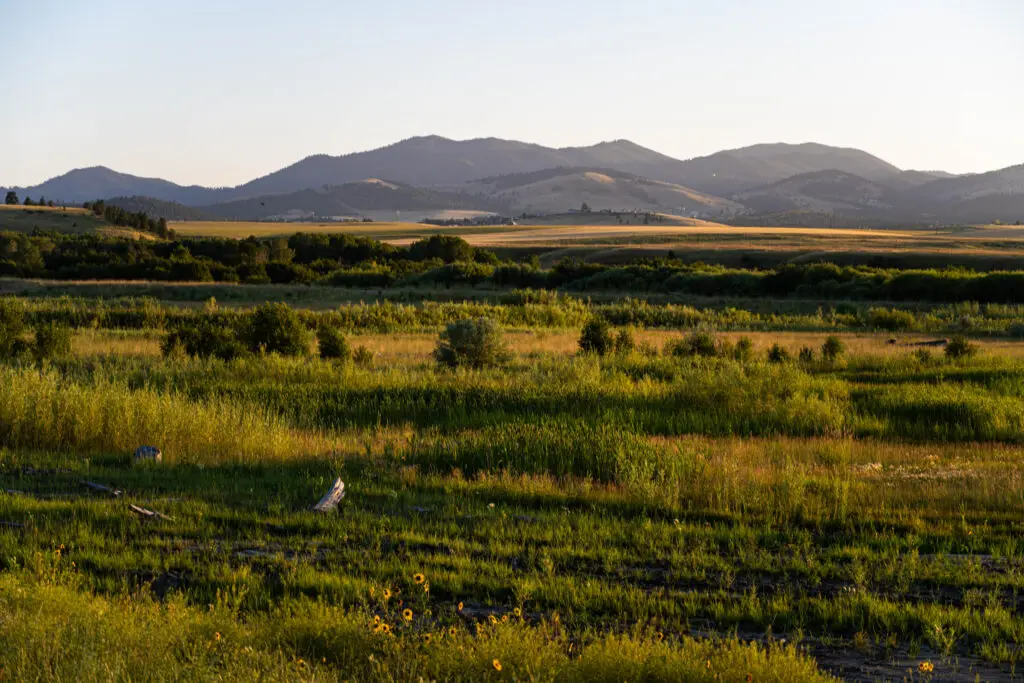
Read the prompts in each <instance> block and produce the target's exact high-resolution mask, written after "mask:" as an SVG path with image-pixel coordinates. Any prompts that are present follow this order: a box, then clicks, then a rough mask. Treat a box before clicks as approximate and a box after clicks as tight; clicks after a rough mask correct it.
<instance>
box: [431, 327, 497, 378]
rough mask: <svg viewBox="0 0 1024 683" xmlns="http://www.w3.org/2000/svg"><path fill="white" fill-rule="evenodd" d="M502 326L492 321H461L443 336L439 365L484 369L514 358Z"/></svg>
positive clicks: (440, 342)
mask: <svg viewBox="0 0 1024 683" xmlns="http://www.w3.org/2000/svg"><path fill="white" fill-rule="evenodd" d="M511 356H512V354H511V353H509V350H508V347H507V346H506V345H505V340H504V339H503V338H502V335H501V330H500V329H499V328H498V324H497V323H496V322H494V321H493V320H491V319H490V318H475V319H468V320H459V321H458V322H454V323H451V324H450V325H448V327H447V328H446V329H445V330H444V332H442V333H441V336H440V339H439V340H438V342H437V348H436V349H435V350H434V357H435V358H436V359H437V362H438V363H441V364H442V365H447V366H448V367H451V368H457V367H462V366H465V367H471V368H484V367H490V366H497V365H502V364H504V363H506V362H508V361H509V360H510V359H511Z"/></svg>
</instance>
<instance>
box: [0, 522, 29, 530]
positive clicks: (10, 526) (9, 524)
mask: <svg viewBox="0 0 1024 683" xmlns="http://www.w3.org/2000/svg"><path fill="white" fill-rule="evenodd" d="M24 528H25V525H24V524H18V523H17V522H3V521H0V529H24Z"/></svg>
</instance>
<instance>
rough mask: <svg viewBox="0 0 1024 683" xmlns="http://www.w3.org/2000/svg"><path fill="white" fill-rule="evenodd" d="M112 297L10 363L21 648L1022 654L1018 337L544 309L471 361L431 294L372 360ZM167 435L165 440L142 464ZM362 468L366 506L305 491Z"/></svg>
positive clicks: (75, 653) (601, 657)
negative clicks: (244, 346)
mask: <svg viewBox="0 0 1024 683" xmlns="http://www.w3.org/2000/svg"><path fill="white" fill-rule="evenodd" d="M33 306H36V307H37V308H33V309H32V315H33V316H36V315H38V314H40V313H42V312H45V309H46V307H47V306H51V307H54V311H55V312H56V311H59V310H67V309H63V308H60V307H61V306H64V304H61V303H60V302H59V301H56V300H54V301H52V302H50V303H47V301H45V300H39V301H38V302H37V303H35V304H33ZM38 307H41V308H38ZM149 315H150V316H151V317H152V316H153V315H155V314H154V312H153V310H152V309H150V313H149ZM517 315H526V313H525V311H524V312H522V313H517ZM115 319H116V318H114V317H111V318H108V319H107V321H108V322H107V323H104V324H101V325H98V326H85V327H81V328H79V330H78V331H77V332H76V333H75V335H74V339H73V351H74V353H73V355H72V356H70V357H67V358H62V359H57V360H54V361H52V362H51V363H48V364H47V366H46V367H45V368H43V369H42V370H40V369H37V368H36V367H35V366H34V365H32V364H31V363H22V362H17V361H16V362H13V363H8V364H6V365H0V387H2V389H0V427H2V429H0V605H2V613H3V614H4V618H2V619H0V661H2V662H3V665H4V667H5V671H6V672H7V675H9V676H11V677H12V680H21V679H23V678H25V677H26V676H27V675H28V674H30V672H34V671H38V670H40V667H43V668H45V670H46V671H48V672H50V675H51V676H53V677H58V676H64V677H72V676H73V677H75V678H77V679H79V680H107V679H108V678H110V677H114V678H117V677H119V676H121V675H122V674H119V673H118V672H128V671H131V672H133V675H134V676H135V677H139V676H144V677H150V675H149V674H153V677H155V676H156V675H157V672H163V673H164V674H167V673H168V672H171V673H172V675H170V678H175V679H181V680H194V679H197V678H212V677H218V678H222V679H224V678H226V679H235V678H238V679H241V678H245V677H247V676H248V677H250V678H252V677H256V678H259V677H263V678H267V679H275V680H342V679H347V680H356V679H358V680H370V679H374V680H376V679H382V678H383V679H388V680H407V679H408V678H409V677H412V678H416V677H418V676H421V675H422V676H424V677H431V678H437V679H442V678H444V679H452V680H457V679H465V680H479V679H486V678H490V679H493V680H512V679H522V678H527V677H532V678H534V679H536V680H609V681H617V680H623V679H625V678H627V677H628V678H630V679H631V680H638V679H649V680H680V679H685V680H708V681H710V680H716V679H715V677H716V676H717V677H718V678H717V680H747V677H748V675H749V676H750V677H751V678H752V679H754V680H768V681H800V680H825V678H826V676H828V675H830V674H831V675H836V676H840V677H844V678H849V679H854V680H877V679H896V680H901V679H904V678H906V679H909V680H959V681H973V680H976V679H980V680H996V679H999V678H1004V677H1010V676H1011V675H1012V673H1013V672H1014V671H1015V667H1016V663H1017V661H1018V659H1019V657H1020V653H1021V650H1020V647H1021V642H1022V639H1024V620H1022V618H1021V616H1020V614H1021V612H1020V607H1021V606H1020V604H1019V595H1020V593H1021V589H1024V584H1022V576H1024V574H1022V572H1021V569H1022V567H1024V545H1022V544H1021V543H1020V541H1019V538H1018V537H1019V533H1018V531H1019V529H1018V526H1019V524H1020V519H1021V515H1022V513H1024V482H1022V480H1021V478H1020V477H1019V474H1018V469H1019V463H1020V460H1021V458H1022V456H1024V421H1022V415H1024V412H1022V411H1021V410H1020V407H1021V400H1022V396H1024V393H1022V387H1024V360H1022V359H1021V350H1022V348H1024V343H1022V342H1014V341H1009V340H1005V339H1002V340H995V339H993V340H984V339H982V340H979V341H978V344H979V347H980V353H979V355H977V356H976V357H974V358H967V359H963V360H949V359H946V358H944V356H943V353H942V348H941V347H939V348H937V349H934V348H933V349H932V350H931V354H930V356H929V357H927V358H925V357H921V356H920V355H919V354H917V353H916V352H917V351H918V350H919V349H920V348H921V347H918V346H913V345H912V344H915V343H917V342H919V341H927V340H929V339H930V337H927V336H924V335H914V334H907V335H904V334H900V335H897V342H898V343H897V344H890V343H888V340H889V337H890V335H888V334H868V333H848V334H840V335H839V336H840V338H841V339H842V340H843V341H844V342H845V347H846V351H845V354H844V355H843V356H842V357H841V358H840V359H839V360H836V361H832V360H826V359H824V358H823V357H821V356H820V355H818V356H817V357H816V358H815V359H814V360H811V361H807V362H802V361H796V360H793V361H790V362H788V363H782V364H772V363H767V362H766V361H765V358H766V353H767V348H768V347H769V346H770V345H771V344H774V343H781V344H783V345H784V346H786V347H788V348H789V349H790V350H791V351H792V352H793V354H794V355H795V353H796V351H797V350H798V349H799V348H800V347H802V346H808V347H812V348H814V349H817V348H819V347H820V346H821V343H822V341H823V339H824V337H825V335H824V334H823V333H821V332H816V333H808V332H796V331H790V332H776V333H764V332H757V331H753V332H749V333H747V336H750V337H751V339H752V340H753V356H752V357H751V358H750V359H748V360H731V359H728V358H688V357H682V356H676V355H672V353H670V352H669V350H668V349H669V344H668V342H669V341H670V340H673V339H679V338H681V337H682V336H683V333H682V332H680V331H678V330H657V329H638V330H636V332H635V335H634V336H635V342H636V344H637V346H638V349H637V350H636V351H632V352H625V353H620V354H613V355H608V356H604V357H599V356H596V355H593V354H582V355H581V354H579V353H578V352H577V349H576V340H577V338H578V335H579V330H578V327H577V328H575V329H573V328H567V327H564V326H555V327H551V326H548V325H545V324H538V323H535V324H532V325H528V326H521V327H515V328H512V329H509V330H508V332H507V333H506V338H507V340H508V342H509V345H510V348H511V351H512V357H511V358H510V359H509V361H508V362H507V363H506V364H504V365H502V366H500V367H494V368H484V369H479V370H471V369H460V370H457V371H452V370H447V369H444V368H441V367H438V366H437V365H436V363H435V362H434V361H433V359H432V357H431V351H432V350H433V347H434V345H435V344H436V341H437V333H436V328H435V331H433V332H428V331H422V330H416V329H412V328H407V327H402V326H399V327H396V328H395V329H394V330H393V331H391V332H388V333H380V332H372V331H369V330H359V329H352V328H348V329H349V330H350V333H349V343H350V344H351V345H352V346H353V347H359V346H364V347H366V348H367V349H369V350H370V351H371V354H370V358H371V360H369V361H365V360H364V361H361V362H360V363H359V364H355V363H353V362H351V361H350V362H347V363H340V362H332V361H323V360H319V359H317V358H315V357H312V356H306V357H299V358H285V357H278V356H254V357H248V358H241V359H238V360H235V361H231V362H222V361H216V360H199V359H189V358H184V357H181V356H171V357H168V358H163V357H161V355H160V353H159V349H158V345H159V342H160V341H161V340H162V338H163V336H164V334H165V332H164V331H163V329H164V328H163V326H164V325H165V324H166V325H170V323H169V322H168V323H159V324H156V323H154V326H150V327H145V328H143V329H135V330H126V329H114V328H112V327H111V326H110V321H113V320H115ZM120 319H123V320H128V319H129V318H127V317H125V316H122V317H121V318H120ZM152 320H154V321H156V320H158V318H155V317H153V318H152ZM230 320H231V319H230V318H225V319H224V321H230ZM221 324H224V325H229V326H230V325H231V324H233V323H230V322H222V323H221ZM739 336H740V333H739V332H729V331H727V332H723V333H721V334H720V335H718V337H719V339H720V340H728V341H732V342H735V341H737V340H738V338H739ZM315 348H316V347H315V346H314V345H312V343H310V346H309V349H310V351H312V350H314V349H315ZM142 443H154V444H158V445H159V446H161V448H162V449H163V451H164V462H163V463H162V464H160V465H153V466H144V465H142V466H140V465H132V464H131V463H130V461H129V460H130V458H129V454H130V452H131V450H133V449H134V448H135V446H137V445H139V444H142ZM335 477H341V478H342V479H343V480H344V481H345V484H346V491H347V495H346V497H345V499H344V500H343V501H342V504H341V507H340V513H338V514H330V515H317V514H315V513H312V512H309V511H308V509H307V508H308V506H309V505H311V504H312V503H314V502H315V501H316V500H317V499H318V498H319V497H320V496H321V495H322V494H323V492H324V491H325V490H326V489H327V487H328V486H329V484H330V482H332V481H333V480H334V478H335ZM84 481H88V482H95V483H99V484H103V485H106V486H109V487H113V488H116V489H119V490H122V491H124V493H123V494H121V495H119V496H117V497H112V496H110V495H109V494H105V493H104V492H102V491H96V490H91V489H90V488H88V487H87V486H85V485H83V483H82V482H84ZM129 504H133V505H136V506H140V507H142V508H145V509H148V510H155V511H157V512H160V513H162V514H163V515H166V518H164V519H155V520H148V521H147V520H141V519H137V518H136V516H135V515H133V514H132V513H131V512H130V511H129V509H128V507H127V506H128V505H129ZM406 610H408V612H406ZM384 624H386V625H387V629H384V627H383V625H384ZM58 644H59V645H58ZM87 652H88V653H90V655H86V653H87ZM370 655H372V657H373V659H372V660H371V659H370ZM100 662H102V664H100ZM925 665H927V666H932V667H934V672H932V673H933V675H932V676H926V677H922V676H921V675H920V673H921V667H922V666H925ZM499 667H500V671H499ZM658 667H663V668H658ZM111 672H113V674H112V673H111ZM147 672H149V673H147ZM659 672H660V673H659Z"/></svg>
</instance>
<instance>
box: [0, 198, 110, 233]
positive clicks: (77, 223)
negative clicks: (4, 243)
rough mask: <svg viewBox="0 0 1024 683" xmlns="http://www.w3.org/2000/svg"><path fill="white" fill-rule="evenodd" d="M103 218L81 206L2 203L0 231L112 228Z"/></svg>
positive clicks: (70, 230)
mask: <svg viewBox="0 0 1024 683" xmlns="http://www.w3.org/2000/svg"><path fill="white" fill-rule="evenodd" d="M112 228H113V226H111V225H110V224H108V223H107V222H106V221H104V220H103V219H102V218H98V217H96V216H94V215H93V214H92V212H90V211H86V210H85V209H82V208H80V207H67V208H63V207H59V206H55V207H49V206H8V205H6V204H3V205H0V231H3V230H12V231H15V232H32V231H33V230H36V229H38V230H56V231H58V232H96V231H106V230H110V229H112Z"/></svg>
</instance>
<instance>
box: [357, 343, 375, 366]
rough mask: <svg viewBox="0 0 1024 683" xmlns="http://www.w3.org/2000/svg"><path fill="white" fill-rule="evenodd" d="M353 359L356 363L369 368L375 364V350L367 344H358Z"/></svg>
mask: <svg viewBox="0 0 1024 683" xmlns="http://www.w3.org/2000/svg"><path fill="white" fill-rule="evenodd" d="M352 360H353V361H354V362H355V364H356V365H358V366H360V367H364V368H368V367H370V366H371V365H373V351H371V350H370V349H368V348H366V347H365V346H357V347H356V350H355V353H353V354H352Z"/></svg>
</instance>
